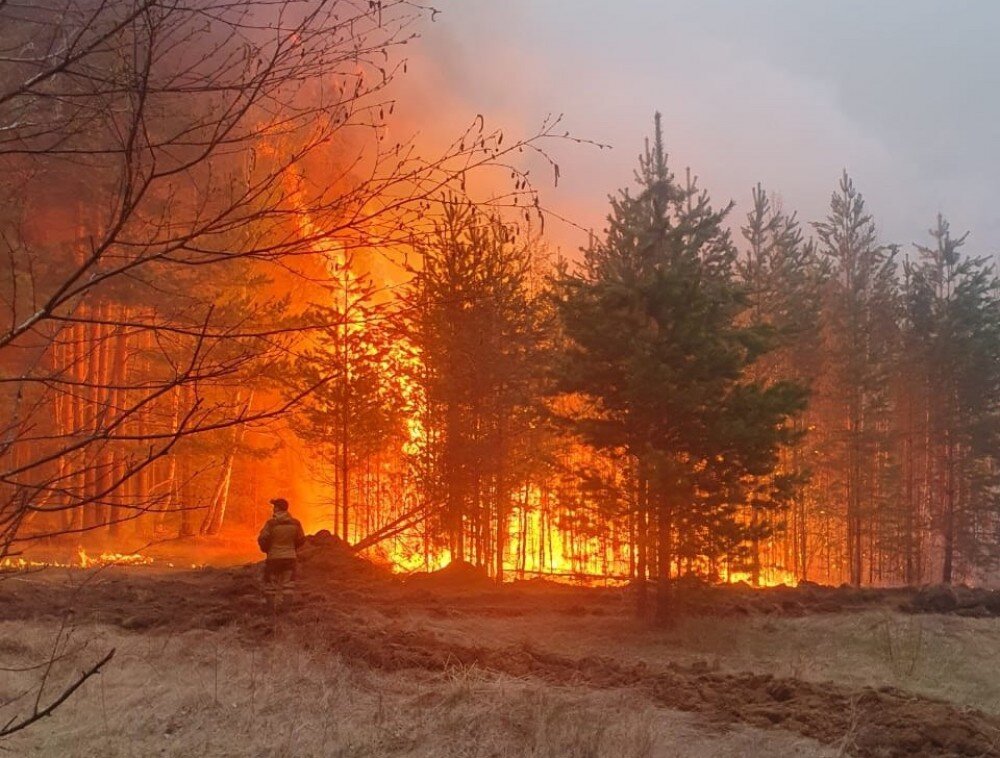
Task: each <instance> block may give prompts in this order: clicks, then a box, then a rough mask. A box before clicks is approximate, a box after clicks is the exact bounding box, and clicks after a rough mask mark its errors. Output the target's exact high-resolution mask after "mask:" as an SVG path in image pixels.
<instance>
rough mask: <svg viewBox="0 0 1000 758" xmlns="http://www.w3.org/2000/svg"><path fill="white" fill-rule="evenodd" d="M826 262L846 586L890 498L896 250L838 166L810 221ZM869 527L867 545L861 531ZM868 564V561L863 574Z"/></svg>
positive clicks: (860, 573) (833, 435)
mask: <svg viewBox="0 0 1000 758" xmlns="http://www.w3.org/2000/svg"><path fill="white" fill-rule="evenodd" d="M813 226H814V228H815V229H816V232H817V234H818V235H819V238H820V247H819V252H820V254H821V255H822V256H824V258H825V259H826V261H827V262H828V265H829V267H830V278H829V279H828V281H827V286H826V293H825V298H824V300H825V303H824V306H825V307H824V332H825V335H824V345H823V350H824V355H825V358H826V360H827V361H828V363H827V366H826V369H825V372H826V373H827V381H828V382H829V385H830V386H829V387H828V389H827V393H826V397H825V398H823V399H824V400H825V401H826V402H827V407H826V409H825V413H824V418H825V420H826V421H825V423H826V425H827V429H826V430H824V433H825V434H826V436H828V437H829V439H830V440H831V442H832V443H833V445H834V446H835V447H836V449H837V452H838V456H839V459H838V460H837V462H836V468H837V470H838V475H837V476H836V479H835V480H836V484H837V487H836V491H837V493H838V494H840V495H842V497H843V502H844V503H845V523H846V527H847V530H846V558H847V564H848V567H849V577H850V581H851V583H852V584H854V585H855V586H857V585H860V584H861V582H862V581H863V578H864V565H865V564H864V556H865V553H866V552H867V553H868V554H869V555H871V554H872V553H873V548H872V545H871V542H872V535H873V533H874V525H875V523H876V521H875V520H876V519H877V517H878V515H879V514H880V513H882V512H883V506H884V505H885V504H886V503H887V502H888V501H889V500H890V499H891V497H892V495H893V492H892V488H891V487H892V485H891V480H890V473H891V461H890V460H889V451H890V441H889V430H888V420H889V416H890V410H891V409H890V401H891V397H890V393H889V384H890V382H889V378H890V376H891V372H892V366H893V359H894V355H895V352H896V350H897V321H896V318H897V313H898V286H897V282H896V252H897V251H896V249H895V248H894V247H891V246H885V245H881V244H879V243H878V241H877V234H876V230H875V222H874V220H873V219H872V217H871V215H869V214H868V212H867V211H866V210H865V203H864V199H863V198H862V196H861V194H860V193H859V192H858V191H857V189H855V187H854V183H853V182H852V181H851V179H850V177H848V175H847V172H846V171H845V172H844V174H843V176H842V178H841V180H840V186H839V188H838V191H837V192H835V193H834V194H833V196H832V199H831V204H830V214H829V215H828V216H827V218H826V220H825V221H822V222H817V223H815V224H814V225H813ZM866 526H868V528H869V529H868V537H869V546H868V549H867V550H866V547H865V539H864V538H865V536H866V529H865V527H866ZM873 565H874V564H873V563H872V562H871V561H870V562H869V565H868V568H869V576H870V577H871V571H872V568H873Z"/></svg>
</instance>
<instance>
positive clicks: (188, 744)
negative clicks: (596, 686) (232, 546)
mask: <svg viewBox="0 0 1000 758" xmlns="http://www.w3.org/2000/svg"><path fill="white" fill-rule="evenodd" d="M55 631H56V627H55V626H54V625H53V624H51V623H49V624H46V623H42V622H29V623H13V622H8V623H4V624H0V666H6V667H12V666H17V665H21V666H23V665H25V664H34V663H38V662H39V661H42V660H44V659H45V657H46V656H47V655H48V652H49V650H50V648H51V645H52V638H53V635H54V634H55ZM72 641H75V642H86V647H85V648H84V649H79V650H77V649H75V648H74V647H73V645H72V642H71V649H73V650H75V652H73V653H72V654H71V655H69V656H68V657H67V658H65V659H64V660H61V661H60V662H59V663H58V664H57V666H56V669H55V672H54V674H55V676H54V678H53V681H52V684H51V685H50V686H51V689H52V690H53V691H55V690H56V689H57V688H58V686H59V682H60V681H64V680H66V679H68V678H70V677H71V676H72V675H73V673H74V672H76V671H78V670H79V668H80V665H81V664H82V663H84V662H85V661H87V660H89V659H90V658H91V657H93V656H94V655H95V654H96V653H97V652H98V651H100V650H104V649H107V647H109V646H114V647H116V648H117V649H118V654H117V655H116V657H115V659H114V660H113V662H112V664H111V665H110V666H109V667H108V669H107V670H106V671H105V672H104V673H103V674H102V675H101V676H100V677H98V678H96V679H95V680H92V681H91V682H89V683H88V684H87V685H85V687H84V689H83V690H81V692H80V693H79V694H78V695H77V696H76V697H75V698H74V699H73V700H72V701H70V702H69V703H67V704H66V705H65V706H63V707H62V708H61V709H60V710H59V711H57V713H56V714H55V715H54V716H52V717H51V718H50V719H47V720H46V721H45V722H44V723H42V724H41V725H39V726H38V727H37V728H35V729H34V730H32V731H31V732H29V733H26V734H25V735H24V736H21V737H18V738H17V739H12V740H10V741H8V742H7V743H6V744H4V745H3V747H4V748H7V749H9V750H10V751H12V754H15V755H25V756H95V757H96V756H100V757H101V758H115V757H117V756H147V755H161V756H192V755H203V756H274V757H278V756H414V757H416V756H426V757H427V758H430V757H432V756H434V757H438V756H456V757H461V756H470V757H472V756H476V757H478V756H484V757H485V756H496V757H497V758H500V757H506V756H510V757H511V758H513V757H514V756H518V757H520V756H526V757H536V758H543V757H544V758H556V757H559V758H563V757H568V758H587V757H590V756H594V757H595V758H597V757H598V756H606V755H616V756H623V757H630V756H635V757H636V758H645V757H647V756H648V757H650V758H652V757H653V756H674V755H677V756H680V755H683V756H693V757H697V756H754V755H762V754H771V755H783V756H786V755H787V756H796V755H798V756H813V755H817V756H819V755H832V754H835V753H832V752H831V751H829V750H827V749H825V748H822V747H821V746H819V745H817V744H816V743H812V742H810V741H808V740H804V739H801V738H798V737H795V736H793V735H789V734H786V733H784V732H778V731H762V730H757V729H751V728H744V727H740V728H735V729H727V730H721V729H720V728H719V727H716V726H710V725H707V724H704V723H701V722H699V721H698V720H696V719H695V718H694V717H691V716H688V715H686V714H681V713H676V712H673V711H666V710H663V709H657V708H655V707H653V706H652V705H651V704H650V703H649V701H647V700H646V699H645V698H644V696H643V695H642V694H641V693H638V692H633V691H594V690H588V689H584V688H557V687H551V686H545V685H543V684H539V683H536V682H529V681H522V680H517V679H512V678H509V677H497V676H492V675H487V674H485V673H483V672H481V671H478V670H476V669H471V670H468V669H466V670H461V669H459V670H453V671H451V672H448V673H447V674H446V675H431V674H428V673H421V672H401V673H394V674H385V673H381V672H377V671H371V670H369V669H366V668H363V667H357V666H351V665H346V664H345V662H344V661H342V660H340V659H339V658H336V657H333V658H331V657H326V658H323V659H320V658H318V657H316V656H315V655H313V654H309V653H307V652H305V651H304V649H303V647H302V646H300V645H299V644H297V642H296V639H295V633H294V631H291V630H288V631H286V632H284V633H283V634H279V635H278V636H277V637H276V638H275V639H274V640H271V641H269V642H268V643H266V644H265V645H263V646H260V647H257V648H251V647H247V646H246V645H244V644H241V643H240V642H239V641H238V640H237V638H236V636H235V634H234V633H233V632H231V631H226V630H223V631H219V632H188V633H185V634H182V635H177V636H173V637H166V636H157V635H151V634H150V635H138V634H130V633H126V632H122V631H120V630H116V629H111V628H108V627H89V628H84V629H79V630H76V631H75V632H74V634H73V637H72ZM36 674H37V672H22V673H5V674H4V675H3V678H2V679H0V698H2V700H3V701H6V700H8V699H10V698H11V697H15V696H17V695H18V694H19V693H20V692H22V691H23V690H25V689H26V688H28V687H29V686H30V685H31V684H32V683H33V682H34V681H35V680H36ZM5 712H7V711H5ZM8 717H9V716H8Z"/></svg>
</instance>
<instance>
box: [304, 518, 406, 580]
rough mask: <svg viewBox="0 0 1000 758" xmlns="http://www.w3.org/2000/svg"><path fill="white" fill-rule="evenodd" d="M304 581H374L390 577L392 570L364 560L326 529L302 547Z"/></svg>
mask: <svg viewBox="0 0 1000 758" xmlns="http://www.w3.org/2000/svg"><path fill="white" fill-rule="evenodd" d="M299 562H300V569H301V574H302V578H303V579H304V580H306V581H309V580H310V579H334V580H336V579H374V578H379V577H388V576H389V571H388V570H387V569H386V568H384V567H382V566H378V565H376V564H374V563H372V562H371V561H369V560H367V559H365V558H362V557H361V556H360V555H358V554H357V553H356V552H354V550H353V549H352V548H351V546H350V545H348V544H347V543H346V542H344V540H342V539H340V537H337V536H336V535H334V534H331V533H330V532H328V531H327V530H326V529H322V530H320V531H318V532H316V534H310V535H309V536H307V537H306V543H305V545H303V546H302V547H301V548H299Z"/></svg>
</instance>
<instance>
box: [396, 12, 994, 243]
mask: <svg viewBox="0 0 1000 758" xmlns="http://www.w3.org/2000/svg"><path fill="white" fill-rule="evenodd" d="M435 5H436V6H437V7H439V8H440V9H441V10H442V11H443V12H442V13H441V14H440V15H439V16H438V17H437V20H436V22H435V23H434V24H429V25H427V28H426V29H425V31H424V35H423V36H424V39H423V41H422V43H421V44H420V50H421V53H420V55H419V58H418V59H417V60H416V61H415V62H414V66H413V68H414V72H413V74H412V78H411V82H415V85H414V87H413V90H414V92H415V94H414V95H412V96H411V97H412V99H411V101H410V102H409V103H408V106H409V108H410V110H411V117H414V116H419V119H420V120H428V121H429V122H433V123H434V124H435V125H440V126H444V127H446V128H449V129H450V128H458V126H459V125H460V124H461V123H462V122H464V121H465V120H469V119H470V118H471V117H472V116H474V115H475V114H476V113H478V112H482V113H484V114H486V116H487V118H488V119H489V120H491V121H493V122H494V123H501V124H504V125H509V126H511V127H515V128H520V129H522V130H528V129H530V128H531V127H532V126H534V125H537V123H538V122H539V121H540V120H541V119H542V118H543V117H544V116H545V115H546V113H549V112H556V113H564V114H565V115H566V123H567V126H568V128H570V129H571V130H572V131H573V132H574V133H575V134H578V135H580V136H582V137H588V138H592V139H595V140H598V141H601V142H607V143H610V144H612V145H613V146H614V150H612V151H610V152H607V151H606V152H599V151H596V150H590V149H585V148H574V149H569V148H568V147H567V146H560V147H558V148H557V152H558V153H559V157H560V158H561V161H560V162H561V163H562V174H563V177H564V181H563V182H562V183H561V185H560V188H559V189H558V190H553V189H552V188H551V186H549V187H548V188H547V189H546V192H545V197H546V201H547V203H548V204H549V205H551V206H552V207H554V208H555V209H556V210H559V211H561V212H566V213H569V214H571V215H572V216H573V217H574V218H576V219H577V220H578V221H579V222H580V223H582V224H583V225H584V226H594V227H596V228H602V227H603V219H604V216H605V214H606V208H607V206H606V198H607V195H608V193H609V192H612V191H614V190H615V189H616V188H618V187H621V186H623V185H625V184H627V183H628V182H629V181H630V179H631V176H632V169H633V166H634V165H635V159H636V156H637V154H638V152H639V150H640V149H641V146H642V140H643V138H644V136H646V135H647V134H648V133H649V131H650V129H651V125H652V114H653V111H654V110H657V109H658V110H661V111H662V112H663V116H664V123H665V129H666V136H667V143H668V147H669V150H670V153H671V159H672V163H673V164H674V168H675V170H679V171H682V170H683V168H684V167H685V166H691V168H692V169H693V170H694V171H695V173H696V174H698V175H699V177H700V178H701V184H702V186H703V187H705V188H707V189H708V190H710V192H711V193H712V196H713V198H715V200H716V201H717V202H718V203H720V204H721V202H724V201H726V200H729V199H733V200H735V201H736V202H737V209H736V211H735V213H736V214H737V218H740V219H741V218H742V216H743V214H744V213H745V212H746V205H747V201H748V198H749V195H750V189H751V187H752V186H753V185H754V184H755V183H756V182H758V181H760V182H763V183H764V185H765V186H766V187H767V188H768V189H770V190H771V191H773V192H776V193H778V194H779V195H780V196H781V197H782V198H783V201H784V204H785V205H786V207H789V208H794V209H797V210H798V211H799V215H800V217H802V218H803V219H806V220H813V219H815V218H817V217H819V216H821V215H822V214H823V213H824V212H825V208H826V206H827V204H828V202H829V196H830V193H831V191H832V190H833V188H834V186H835V184H836V182H837V180H838V178H839V175H840V171H841V169H843V168H846V169H847V170H848V171H849V172H850V173H851V175H852V176H853V177H854V178H855V181H856V183H857V185H858V187H859V188H860V189H861V191H862V192H863V193H864V195H865V198H866V200H867V201H868V205H869V209H870V210H871V211H872V212H873V213H874V215H875V217H876V220H877V221H878V224H879V228H880V230H881V232H882V235H883V237H884V239H885V241H891V242H898V243H901V244H904V245H907V246H908V245H909V243H911V242H913V241H918V240H919V241H924V232H925V230H926V229H927V228H928V227H930V226H931V225H932V223H933V221H934V217H935V214H936V213H937V212H938V211H939V210H940V211H942V212H943V213H945V215H946V216H948V218H949V219H950V220H951V221H952V227H953V230H955V231H964V230H970V231H971V232H972V235H971V237H970V241H969V245H968V249H969V250H970V251H974V252H978V253H987V252H989V253H994V252H996V251H998V250H1000V212H998V210H997V208H998V203H1000V45H998V44H997V39H998V35H1000V1H998V0H948V1H946V0H939V1H936V2H932V1H931V0H838V1H837V2H828V1H827V0H809V1H808V2H803V1H802V0H752V1H751V0H686V1H685V2H675V1H674V0H603V1H602V2H598V1H597V0H438V2H436V3H435ZM420 93H423V97H421V94H420ZM559 238H560V241H561V242H562V243H563V244H573V243H575V242H576V241H577V239H576V238H574V237H573V236H572V235H570V234H568V233H566V232H563V233H562V234H560V235H559Z"/></svg>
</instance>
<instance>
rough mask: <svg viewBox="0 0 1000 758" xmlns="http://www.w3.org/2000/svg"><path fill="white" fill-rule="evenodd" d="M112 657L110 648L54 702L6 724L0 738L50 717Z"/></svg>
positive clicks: (112, 652)
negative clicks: (19, 719)
mask: <svg viewBox="0 0 1000 758" xmlns="http://www.w3.org/2000/svg"><path fill="white" fill-rule="evenodd" d="M114 655H115V648H111V650H109V651H108V652H107V654H106V655H105V656H104V657H103V658H101V660H99V661H98V662H97V663H95V664H94V665H93V666H91V667H90V668H89V669H87V670H86V671H84V672H82V673H81V674H80V676H79V678H78V679H77V680H76V681H75V682H73V683H72V684H71V685H69V687H67V688H66V689H65V690H63V693H62V694H61V695H60V696H59V697H57V698H56V699H55V700H53V701H52V702H51V703H49V704H48V705H47V706H46V707H45V708H42V709H41V710H38V707H37V705H36V707H35V709H34V710H33V712H32V714H31V715H30V716H28V717H27V718H24V719H22V720H21V721H18V722H16V723H14V722H7V725H6V726H4V727H3V728H2V729H0V738H2V737H8V736H10V735H11V734H14V733H15V732H19V731H21V730H22V729H26V728H27V727H29V726H31V725H32V724H34V723H35V722H36V721H40V720H41V719H43V718H45V717H46V716H50V715H51V714H52V712H53V711H55V709H56V708H58V707H59V706H60V705H62V704H63V703H65V702H66V701H67V700H68V699H69V698H70V697H71V696H72V694H73V693H74V692H76V691H77V690H78V689H79V688H80V687H81V686H82V685H83V683H84V682H86V681H87V680H88V679H90V678H91V677H92V676H95V675H96V674H98V673H100V671H101V669H102V668H103V667H104V666H105V665H106V664H107V663H108V661H110V660H111V659H112V658H113V657H114Z"/></svg>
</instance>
